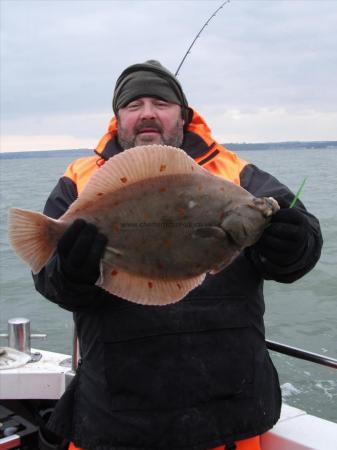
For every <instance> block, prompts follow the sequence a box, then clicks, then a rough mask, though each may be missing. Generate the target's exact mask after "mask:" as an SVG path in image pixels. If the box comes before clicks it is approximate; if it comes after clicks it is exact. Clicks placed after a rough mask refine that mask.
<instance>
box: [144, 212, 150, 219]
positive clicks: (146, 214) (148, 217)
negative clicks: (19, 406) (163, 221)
mask: <svg viewBox="0 0 337 450" xmlns="http://www.w3.org/2000/svg"><path fill="white" fill-rule="evenodd" d="M143 217H144V219H145V220H147V219H150V217H151V216H150V214H148V213H144V215H143Z"/></svg>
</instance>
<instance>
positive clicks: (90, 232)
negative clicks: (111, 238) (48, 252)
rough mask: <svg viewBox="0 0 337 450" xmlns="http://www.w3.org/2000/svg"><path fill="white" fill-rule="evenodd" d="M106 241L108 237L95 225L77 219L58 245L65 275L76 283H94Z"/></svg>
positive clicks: (97, 275) (61, 266) (61, 265)
mask: <svg viewBox="0 0 337 450" xmlns="http://www.w3.org/2000/svg"><path fill="white" fill-rule="evenodd" d="M106 243H107V238H106V237H105V236H104V235H103V234H101V233H99V232H98V230H97V227H96V226H95V225H93V224H90V223H87V222H86V221H85V220H83V219H77V220H75V221H74V222H73V223H72V224H71V225H70V227H69V228H68V229H67V231H66V232H65V233H64V235H63V236H62V237H61V239H60V241H59V243H58V245H57V251H58V256H59V261H60V268H61V271H62V273H63V275H64V276H65V277H66V278H67V279H68V280H69V281H72V282H74V283H80V284H94V283H95V282H96V280H97V278H98V277H99V262H100V259H101V257H102V256H103V253H104V249H105V246H106Z"/></svg>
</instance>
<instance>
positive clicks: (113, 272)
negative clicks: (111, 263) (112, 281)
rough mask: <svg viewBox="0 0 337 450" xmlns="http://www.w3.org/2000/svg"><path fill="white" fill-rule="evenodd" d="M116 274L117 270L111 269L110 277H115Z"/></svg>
mask: <svg viewBox="0 0 337 450" xmlns="http://www.w3.org/2000/svg"><path fill="white" fill-rule="evenodd" d="M117 274H118V272H117V270H115V269H113V270H112V271H111V275H112V276H113V277H114V276H115V275H117Z"/></svg>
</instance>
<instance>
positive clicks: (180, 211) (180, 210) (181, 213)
mask: <svg viewBox="0 0 337 450" xmlns="http://www.w3.org/2000/svg"><path fill="white" fill-rule="evenodd" d="M178 213H179V215H180V217H184V216H185V215H186V210H185V209H184V208H178Z"/></svg>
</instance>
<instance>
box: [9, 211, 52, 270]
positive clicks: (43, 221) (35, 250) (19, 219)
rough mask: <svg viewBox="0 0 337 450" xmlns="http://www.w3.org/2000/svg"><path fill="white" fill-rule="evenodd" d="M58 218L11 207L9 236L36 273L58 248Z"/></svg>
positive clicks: (18, 251) (14, 246)
mask: <svg viewBox="0 0 337 450" xmlns="http://www.w3.org/2000/svg"><path fill="white" fill-rule="evenodd" d="M56 224H57V225H59V222H58V221H57V220H54V219H51V218H50V217H47V216H45V215H43V214H40V213H37V212H32V211H26V210H24V209H19V208H10V210H9V215H8V225H9V230H8V236H9V240H10V243H11V245H12V247H13V248H14V250H15V252H16V253H17V254H18V255H19V256H20V258H22V259H23V260H24V261H25V262H26V263H27V264H29V266H30V267H31V269H32V271H33V273H34V274H36V273H38V272H39V271H40V270H41V269H42V267H43V266H45V265H46V263H47V262H48V260H49V259H50V257H51V256H52V254H53V253H54V251H55V248H56V239H53V237H54V235H55V236H56V234H55V233H53V232H52V229H53V228H54V229H56V230H57V228H58V226H56V227H55V225H56Z"/></svg>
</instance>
